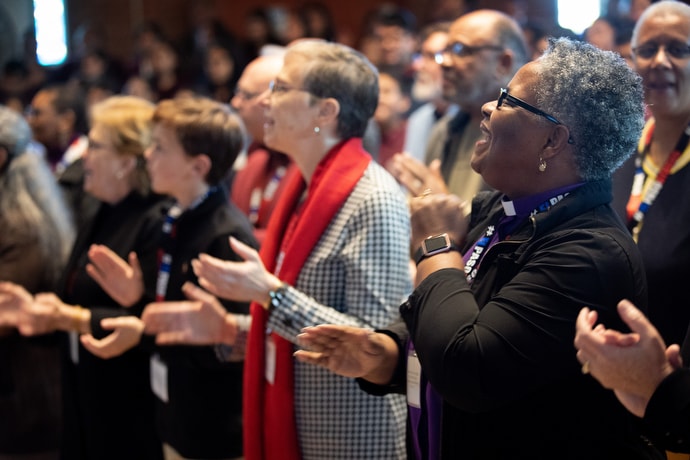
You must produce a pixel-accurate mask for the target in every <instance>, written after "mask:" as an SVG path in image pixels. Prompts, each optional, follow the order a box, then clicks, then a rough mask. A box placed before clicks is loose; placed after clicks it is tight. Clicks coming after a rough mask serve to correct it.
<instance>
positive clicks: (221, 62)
mask: <svg viewBox="0 0 690 460" xmlns="http://www.w3.org/2000/svg"><path fill="white" fill-rule="evenodd" d="M234 71H235V62H234V61H233V60H232V57H231V56H230V54H228V52H227V51H226V50H224V49H223V48H220V47H218V46H214V47H212V48H210V49H209V50H208V55H207V56H206V73H207V74H208V77H209V79H210V80H211V82H212V83H214V84H216V85H222V84H225V83H227V82H228V81H230V79H231V78H232V74H233V72H234Z"/></svg>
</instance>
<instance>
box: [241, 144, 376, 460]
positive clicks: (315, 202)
mask: <svg viewBox="0 0 690 460" xmlns="http://www.w3.org/2000/svg"><path fill="white" fill-rule="evenodd" d="M370 161H371V157H370V156H369V154H368V153H366V152H365V151H364V149H363V148H362V140H361V139H359V138H354V139H350V140H348V141H344V142H341V143H340V144H338V145H336V146H335V147H333V148H332V149H331V151H330V152H328V154H327V155H326V156H325V157H324V158H323V160H322V161H321V162H320V163H319V165H318V166H317V168H316V170H315V171H314V175H313V176H312V179H311V182H310V184H309V189H308V191H307V198H306V201H305V203H304V205H303V207H302V210H301V212H300V213H299V215H297V216H295V215H294V214H295V211H296V209H297V207H298V205H299V202H300V199H301V197H302V194H303V192H304V188H305V182H304V179H303V178H302V176H300V175H299V174H290V175H289V176H288V177H286V178H285V181H287V184H286V186H285V189H284V190H283V192H282V194H281V196H280V198H279V199H278V203H277V204H276V208H275V210H274V212H273V214H272V215H271V220H270V222H269V225H268V230H267V233H266V238H265V239H264V242H263V244H262V247H261V252H260V255H261V260H262V261H263V263H264V265H265V266H266V268H267V269H268V270H269V271H271V272H274V271H275V270H276V261H277V259H278V256H279V254H280V252H283V257H282V260H283V263H282V267H280V272H279V273H276V275H277V276H278V277H279V278H280V279H281V280H282V281H284V282H285V283H288V284H291V285H293V284H294V283H295V282H296V281H297V277H298V276H299V274H300V272H301V270H302V266H303V265H304V262H305V261H306V260H307V258H308V257H309V255H310V254H311V252H312V250H313V249H314V247H315V246H316V244H317V243H318V242H319V240H320V239H321V235H323V233H324V232H325V231H326V229H327V228H328V226H329V225H330V223H331V221H332V219H333V217H334V216H335V215H336V214H337V213H338V212H339V211H340V209H341V208H342V206H343V204H344V203H345V200H347V198H348V197H349V196H350V193H352V190H353V189H354V187H355V186H356V185H357V183H358V182H359V180H360V178H361V177H362V174H363V173H364V171H365V170H366V169H367V167H368V166H369V162H370ZM293 219H294V220H295V221H294V222H291V220H293ZM288 226H290V227H293V229H294V230H293V231H290V232H289V233H290V235H286V230H287V228H288ZM284 236H287V238H286V240H285V241H283V237H284ZM251 315H252V326H251V329H250V331H249V337H248V341H247V356H246V359H245V367H244V457H245V458H246V459H247V460H264V459H276V458H280V459H281V460H299V459H300V458H301V456H300V448H299V440H298V436H297V427H296V425H295V408H294V380H293V357H292V353H293V346H292V343H291V342H290V341H288V340H285V339H284V338H282V337H280V336H278V335H277V334H274V333H272V334H271V337H270V340H273V343H274V344H275V348H276V353H275V360H276V362H275V375H274V381H273V384H271V383H269V382H267V381H266V378H265V366H266V340H267V337H266V325H267V323H268V316H269V313H268V311H266V310H265V309H264V307H262V306H261V305H260V304H258V303H256V302H254V303H252V305H251Z"/></svg>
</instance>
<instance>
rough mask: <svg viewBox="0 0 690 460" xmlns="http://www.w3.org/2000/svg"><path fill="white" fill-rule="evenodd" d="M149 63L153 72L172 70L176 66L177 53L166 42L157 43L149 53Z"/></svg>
mask: <svg viewBox="0 0 690 460" xmlns="http://www.w3.org/2000/svg"><path fill="white" fill-rule="evenodd" d="M151 65H152V66H153V70H154V72H155V73H157V74H160V73H166V72H174V71H175V69H176V68H177V54H176V53H175V50H174V49H172V48H171V47H170V46H169V45H168V44H167V43H157V44H156V45H155V46H154V47H153V52H152V53H151Z"/></svg>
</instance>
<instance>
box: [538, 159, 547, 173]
mask: <svg viewBox="0 0 690 460" xmlns="http://www.w3.org/2000/svg"><path fill="white" fill-rule="evenodd" d="M544 171H546V161H545V160H544V159H543V158H541V157H539V172H544Z"/></svg>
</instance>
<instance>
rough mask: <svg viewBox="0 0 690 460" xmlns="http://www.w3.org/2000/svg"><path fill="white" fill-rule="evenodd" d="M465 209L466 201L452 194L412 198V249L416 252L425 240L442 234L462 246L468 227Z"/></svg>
mask: <svg viewBox="0 0 690 460" xmlns="http://www.w3.org/2000/svg"><path fill="white" fill-rule="evenodd" d="M464 207H465V201H464V200H462V199H460V198H459V197H457V196H455V195H450V194H446V195H438V194H432V195H427V196H420V197H416V198H412V199H411V200H410V213H411V224H412V249H413V250H416V249H417V248H418V247H419V246H420V245H421V244H422V240H424V239H425V238H427V237H429V236H435V235H440V234H442V233H448V235H449V236H450V238H451V239H452V240H453V241H454V242H455V244H457V245H460V246H462V244H463V242H464V241H465V236H466V235H467V225H468V220H467V218H466V217H465V214H464V212H463V208H464Z"/></svg>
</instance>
